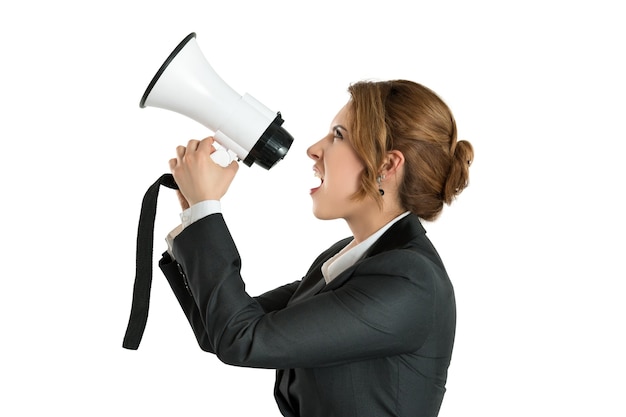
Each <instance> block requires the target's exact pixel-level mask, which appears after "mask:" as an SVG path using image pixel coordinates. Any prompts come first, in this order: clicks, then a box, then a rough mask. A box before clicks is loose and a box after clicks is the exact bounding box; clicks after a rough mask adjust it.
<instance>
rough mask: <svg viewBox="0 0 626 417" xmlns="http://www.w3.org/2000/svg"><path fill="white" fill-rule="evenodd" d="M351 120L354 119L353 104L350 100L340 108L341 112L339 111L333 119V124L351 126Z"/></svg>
mask: <svg viewBox="0 0 626 417" xmlns="http://www.w3.org/2000/svg"><path fill="white" fill-rule="evenodd" d="M351 121H352V106H351V104H350V102H348V103H346V104H345V105H344V106H343V107H342V108H341V109H339V112H337V115H336V116H335V118H334V119H333V123H332V125H333V126H335V125H338V124H339V125H342V126H344V127H349V125H350V122H351Z"/></svg>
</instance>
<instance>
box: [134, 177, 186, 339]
mask: <svg viewBox="0 0 626 417" xmlns="http://www.w3.org/2000/svg"><path fill="white" fill-rule="evenodd" d="M161 185H163V186H165V187H168V188H171V189H174V190H177V189H178V185H177V184H176V181H174V177H173V176H172V174H163V175H162V176H161V177H160V178H159V179H158V180H157V181H156V182H155V183H154V184H152V185H151V186H150V188H148V191H146V194H145V195H144V197H143V201H142V203H141V214H140V215H139V227H138V231H137V259H136V270H135V285H134V288H133V302H132V307H131V311H130V318H129V320H128V327H127V328H126V334H125V335H124V342H123V344H122V346H123V347H124V348H126V349H133V350H136V349H137V348H139V343H140V342H141V337H142V336H143V331H144V329H145V328H146V322H147V321H148V307H149V305H150V287H151V286H152V253H153V251H152V248H153V245H154V221H155V218H156V206H157V199H158V197H159V186H161Z"/></svg>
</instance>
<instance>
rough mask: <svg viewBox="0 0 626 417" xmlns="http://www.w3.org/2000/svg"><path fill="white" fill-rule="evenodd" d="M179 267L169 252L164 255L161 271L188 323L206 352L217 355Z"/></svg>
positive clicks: (160, 266)
mask: <svg viewBox="0 0 626 417" xmlns="http://www.w3.org/2000/svg"><path fill="white" fill-rule="evenodd" d="M178 265H179V264H178V263H177V262H175V261H173V260H172V258H171V257H170V255H169V254H168V253H167V252H165V253H163V255H162V257H161V260H160V261H159V268H161V271H162V272H163V274H164V275H165V278H166V279H167V282H168V283H169V284H170V287H171V288H172V291H173V292H174V295H175V296H176V299H177V300H178V304H180V306H181V308H182V309H183V312H184V313H185V316H187V321H189V324H190V325H191V329H192V330H193V333H194V336H195V337H196V340H197V342H198V345H199V346H200V348H201V349H202V350H204V351H206V352H210V353H215V351H214V349H213V346H212V345H211V342H210V341H209V337H208V335H207V332H206V330H205V325H204V321H203V317H202V315H201V314H200V310H198V306H197V305H196V302H195V301H194V299H193V296H192V295H191V292H190V291H189V287H188V285H187V282H186V279H185V277H184V275H183V274H182V273H181V271H180V269H179V267H178Z"/></svg>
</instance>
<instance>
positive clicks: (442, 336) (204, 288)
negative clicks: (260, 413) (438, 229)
mask: <svg viewBox="0 0 626 417" xmlns="http://www.w3.org/2000/svg"><path fill="white" fill-rule="evenodd" d="M349 93H350V99H349V101H348V103H347V104H346V105H345V106H344V107H343V108H342V109H340V111H339V112H338V113H337V115H336V117H335V119H334V120H333V121H332V123H331V125H330V129H329V131H328V133H327V134H326V135H324V136H323V137H322V138H321V139H320V140H319V141H318V142H317V143H315V144H313V145H312V146H311V147H310V148H309V149H308V151H307V152H308V155H309V157H310V158H311V159H312V161H313V171H314V173H315V175H316V176H317V177H318V178H319V179H320V185H319V186H318V187H316V188H314V189H312V190H311V199H312V203H313V213H314V215H315V216H316V217H318V218H319V219H337V218H342V219H344V220H345V221H346V222H347V224H348V226H349V228H350V230H351V232H352V236H350V237H348V238H346V239H343V240H341V241H339V242H337V243H335V244H333V245H331V246H330V247H329V248H328V249H327V250H326V251H324V252H323V253H321V254H320V255H319V256H317V258H316V259H315V260H314V261H313V263H312V265H311V266H310V268H309V269H308V271H306V273H305V274H304V276H303V278H302V279H301V280H297V281H295V282H293V283H290V284H286V285H284V286H282V287H280V288H277V289H275V290H273V291H270V292H268V293H266V294H263V295H261V296H258V297H251V296H250V295H248V294H247V293H246V292H245V290H244V283H243V280H242V278H241V275H240V265H241V261H240V257H239V254H238V252H237V248H236V246H235V243H234V242H233V241H232V239H231V236H230V234H229V231H228V227H227V225H226V224H225V222H224V219H223V217H222V215H221V214H220V204H219V200H220V199H221V198H222V196H224V194H225V193H226V192H227V190H228V188H229V185H230V183H231V181H232V180H233V178H234V176H235V175H236V173H237V169H238V164H237V162H232V163H231V164H230V165H229V166H227V167H225V168H223V167H221V166H219V165H217V164H215V163H213V162H212V160H211V159H210V157H209V156H210V154H211V153H212V152H214V151H215V148H214V147H213V139H212V138H207V139H204V140H202V141H197V140H192V141H189V143H188V144H187V146H179V147H177V149H176V157H175V158H173V159H171V160H170V162H169V164H170V168H171V172H172V174H173V176H174V178H175V180H176V182H177V184H178V186H179V188H180V191H179V192H180V195H179V196H180V200H181V204H182V207H183V209H184V211H183V215H182V218H183V224H182V225H181V226H180V227H178V228H177V229H176V230H175V231H174V232H173V233H172V234H171V235H170V236H169V242H170V243H171V245H170V247H169V249H168V251H167V252H165V253H164V255H163V258H162V259H161V261H160V267H161V269H162V270H163V272H164V273H165V275H166V277H167V279H168V281H169V283H170V285H171V287H172V289H173V291H174V293H175V294H176V297H177V298H178V301H179V303H180V305H181V306H182V308H183V310H184V312H185V314H186V316H187V318H188V320H189V323H190V324H191V326H192V328H193V331H194V333H195V335H196V338H197V340H198V343H199V344H200V346H201V347H202V349H204V350H206V351H207V352H212V353H215V354H216V355H217V356H218V357H219V358H220V359H221V360H222V361H223V362H225V363H227V364H232V365H238V366H247V367H260V368H272V369H276V370H277V373H276V385H275V391H274V392H275V398H276V402H277V404H278V408H279V409H280V412H281V413H282V414H283V415H284V416H291V417H296V416H300V417H318V416H319V417H322V416H323V417H330V416H337V417H357V416H358V417H366V416H372V417H374V416H375V417H382V416H436V415H437V414H438V412H439V408H440V405H441V402H442V399H443V396H444V392H445V383H446V378H447V370H448V366H449V365H450V359H451V355H452V347H453V342H454V333H455V320H456V310H455V299H454V291H453V287H452V284H451V282H450V280H449V278H448V275H447V273H446V270H445V268H444V265H443V263H442V261H441V259H440V257H439V255H438V254H437V252H436V250H435V248H434V247H433V245H432V244H431V242H430V241H429V240H428V238H427V237H426V234H425V231H424V229H423V227H422V225H421V223H420V219H425V220H433V219H435V218H436V217H437V216H438V214H439V213H440V212H441V210H442V208H443V205H444V203H446V204H450V203H451V202H452V200H453V199H454V197H455V196H456V195H458V194H459V193H460V192H461V191H462V190H463V189H464V188H465V187H466V185H467V184H468V170H469V166H470V164H471V161H472V159H473V150H472V146H471V145H470V143H469V142H467V141H457V137H456V136H457V132H456V125H455V121H454V118H453V116H452V114H451V112H450V110H449V109H448V107H447V106H446V104H445V103H444V102H443V101H442V100H441V99H440V98H439V97H438V96H437V95H436V94H435V93H434V92H432V91H431V90H429V89H428V88H426V87H424V86H422V85H420V84H417V83H414V82H411V81H405V80H393V81H385V82H359V83H355V84H353V85H351V86H350V87H349Z"/></svg>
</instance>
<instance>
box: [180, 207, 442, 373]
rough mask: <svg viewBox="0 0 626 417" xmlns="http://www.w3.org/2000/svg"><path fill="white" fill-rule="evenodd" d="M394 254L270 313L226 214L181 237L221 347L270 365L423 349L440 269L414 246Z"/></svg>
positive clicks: (187, 266) (237, 360)
mask: <svg viewBox="0 0 626 417" xmlns="http://www.w3.org/2000/svg"><path fill="white" fill-rule="evenodd" d="M209 237H210V238H209ZM390 253H391V252H388V253H387V254H385V255H384V256H386V257H385V258H384V259H385V261H384V262H380V260H381V259H383V258H381V257H378V260H374V259H372V260H368V261H365V262H363V263H361V266H360V267H359V268H361V269H362V270H360V271H355V275H354V276H353V277H352V279H350V280H349V281H348V282H347V283H346V284H344V285H343V286H341V287H339V288H338V289H336V290H333V291H326V292H322V293H320V294H317V295H316V296H314V297H311V298H308V299H305V300H303V301H302V302H298V303H294V304H292V305H289V306H288V307H286V308H283V309H281V310H277V311H272V312H269V313H266V311H265V310H264V308H263V306H262V305H261V304H260V303H259V302H258V301H257V300H255V299H254V298H252V297H250V296H249V295H248V294H246V292H245V286H244V283H243V281H242V279H241V276H240V258H239V254H238V253H237V249H236V247H235V245H234V243H233V241H232V239H231V236H230V233H229V232H228V229H227V227H226V225H225V223H224V221H223V218H222V216H221V215H219V214H215V215H211V216H208V217H206V218H204V219H202V220H200V221H198V222H196V223H194V224H193V225H192V226H190V227H189V228H186V229H185V230H184V231H183V232H182V233H181V234H180V235H179V236H178V237H177V238H176V240H175V241H174V255H175V257H176V259H177V260H178V261H179V262H180V264H181V265H182V269H183V271H185V274H186V276H187V280H188V282H189V288H190V290H191V292H192V294H193V298H194V299H195V300H196V303H197V305H198V307H199V314H200V315H201V316H202V321H203V322H204V323H205V326H206V334H207V337H208V340H209V341H210V345H211V346H213V347H214V350H215V353H216V354H217V355H218V357H219V358H220V359H221V360H222V361H224V362H226V363H230V364H233V365H239V366H249V367H264V368H291V367H313V366H327V365H334V364H339V363H346V362H350V361H355V360H362V359H368V358H373V357H382V356H388V355H395V354H400V353H408V352H414V351H415V350H417V349H418V348H419V347H420V346H421V345H422V344H423V343H424V341H425V340H426V338H427V337H428V334H429V332H430V329H431V327H432V326H431V325H432V322H433V320H434V317H433V316H434V314H433V311H434V307H433V304H434V296H433V293H434V280H433V276H434V274H436V273H438V272H436V271H435V269H436V267H434V266H433V265H432V264H431V263H430V262H428V261H427V260H425V259H423V258H421V257H419V256H418V255H416V254H415V253H413V252H411V253H410V252H408V251H394V254H393V256H391V257H390V256H389V254H390ZM407 271H408V273H410V274H411V277H407V276H405V275H406V273H407Z"/></svg>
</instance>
